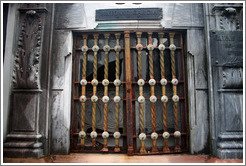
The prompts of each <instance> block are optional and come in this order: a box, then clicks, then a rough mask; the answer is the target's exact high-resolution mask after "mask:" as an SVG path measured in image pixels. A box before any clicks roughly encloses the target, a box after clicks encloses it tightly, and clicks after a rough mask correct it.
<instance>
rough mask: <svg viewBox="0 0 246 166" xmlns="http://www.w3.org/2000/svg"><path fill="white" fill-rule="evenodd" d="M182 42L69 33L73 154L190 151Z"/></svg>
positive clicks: (163, 35)
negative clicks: (71, 69)
mask: <svg viewBox="0 0 246 166" xmlns="http://www.w3.org/2000/svg"><path fill="white" fill-rule="evenodd" d="M183 35H184V34H183V33H181V32H174V31H170V32H167V31H162V32H154V31H153V32H140V31H139V32H133V31H125V32H95V33H91V32H75V33H74V49H73V92H72V93H73V95H72V117H71V151H72V152H122V153H128V154H129V155H135V154H140V155H142V154H163V153H180V152H185V151H188V136H189V134H188V120H187V108H186V89H185V87H186V85H185V83H186V82H185V57H184V52H185V50H184V49H185V45H184V43H183Z"/></svg>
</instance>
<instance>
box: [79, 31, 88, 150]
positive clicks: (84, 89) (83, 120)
mask: <svg viewBox="0 0 246 166" xmlns="http://www.w3.org/2000/svg"><path fill="white" fill-rule="evenodd" d="M87 37H88V35H87V34H84V35H83V41H84V42H83V46H82V48H81V50H82V52H83V66H82V80H81V81H80V84H81V85H82V90H81V97H80V102H81V131H80V133H79V136H80V138H81V141H80V142H81V146H84V145H85V136H86V133H85V101H86V96H85V95H86V83H87V81H86V64H87V59H86V56H87V54H86V52H87V51H88V47H87Z"/></svg>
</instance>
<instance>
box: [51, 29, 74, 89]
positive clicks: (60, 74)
mask: <svg viewBox="0 0 246 166" xmlns="http://www.w3.org/2000/svg"><path fill="white" fill-rule="evenodd" d="M72 45H73V44H72V32H71V31H67V30H56V31H54V41H53V56H52V58H53V65H52V70H53V80H52V89H64V83H65V82H64V79H65V78H64V76H65V72H68V71H66V70H65V63H66V61H65V60H66V56H69V55H70V54H71V53H72Z"/></svg>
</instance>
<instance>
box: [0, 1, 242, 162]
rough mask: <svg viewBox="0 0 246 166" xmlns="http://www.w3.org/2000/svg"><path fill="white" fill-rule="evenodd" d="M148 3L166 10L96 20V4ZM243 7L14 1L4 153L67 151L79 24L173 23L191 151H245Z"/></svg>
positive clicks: (226, 154)
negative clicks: (182, 57)
mask: <svg viewBox="0 0 246 166" xmlns="http://www.w3.org/2000/svg"><path fill="white" fill-rule="evenodd" d="M147 7H148V8H149V7H151V8H152V7H153V8H155V7H158V8H162V12H163V17H162V18H161V19H160V20H123V21H115V20H113V21H96V20H95V19H96V15H95V14H96V10H98V9H115V8H147ZM242 10H243V5H242V4H212V3H211V4H210V3H208V4H201V3H145V2H143V3H140V4H133V3H130V2H127V3H124V4H122V5H119V4H116V3H113V2H112V3H107V4H103V3H66V4H65V3H64V4H9V7H8V17H7V18H8V24H7V29H8V31H7V33H6V46H5V61H4V76H3V77H4V91H3V93H4V96H5V97H4V99H3V100H4V110H3V116H4V118H3V119H5V121H4V123H3V134H4V135H3V137H4V140H3V141H4V156H10V157H40V156H42V155H49V154H68V153H69V149H70V124H71V120H70V116H71V87H72V53H73V32H75V31H102V30H112V31H113V30H136V29H145V30H146V29H158V30H162V29H168V30H172V29H174V30H184V31H185V33H186V68H187V69H186V73H187V74H186V76H187V78H186V79H187V80H188V81H187V87H186V89H187V94H188V95H187V96H188V112H189V131H190V132H189V133H190V140H189V145H190V153H191V154H202V153H205V154H212V155H215V156H218V157H220V158H242V154H243V146H242V141H243V85H242V84H243V81H242V80H243V76H242V75H243V65H242V62H243V58H242V57H243V56H242V55H243V53H242V47H243V45H242V27H243V25H242V20H243V18H242V17H243V16H242ZM15 25H18V26H15ZM143 63H146V62H143Z"/></svg>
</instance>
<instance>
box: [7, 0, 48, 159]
mask: <svg viewBox="0 0 246 166" xmlns="http://www.w3.org/2000/svg"><path fill="white" fill-rule="evenodd" d="M19 12H20V17H19V18H20V19H19V26H20V27H19V29H20V31H19V37H18V44H17V50H16V54H15V58H14V70H13V91H12V107H11V116H10V118H9V120H10V126H11V127H10V133H9V134H8V135H7V142H6V143H5V144H4V156H7V157H41V156H42V155H43V149H42V146H43V144H42V137H43V136H42V135H41V134H40V132H39V119H40V117H39V112H40V98H41V93H42V90H41V85H40V75H41V70H40V67H41V57H42V41H43V30H44V25H45V17H46V12H47V10H46V8H45V4H22V5H21V8H20V9H19Z"/></svg>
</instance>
